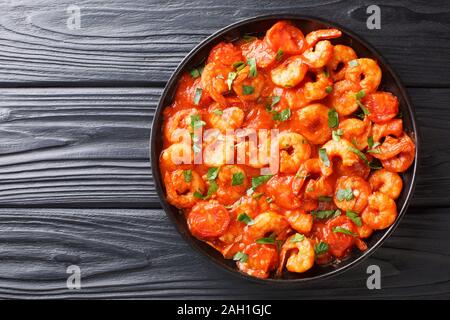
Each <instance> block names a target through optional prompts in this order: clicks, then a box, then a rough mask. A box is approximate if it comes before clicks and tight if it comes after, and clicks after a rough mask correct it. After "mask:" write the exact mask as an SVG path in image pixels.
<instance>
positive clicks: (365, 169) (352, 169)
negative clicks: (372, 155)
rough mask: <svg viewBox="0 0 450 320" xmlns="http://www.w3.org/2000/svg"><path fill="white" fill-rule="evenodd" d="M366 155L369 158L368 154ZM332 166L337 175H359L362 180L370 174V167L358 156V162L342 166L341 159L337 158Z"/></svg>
mask: <svg viewBox="0 0 450 320" xmlns="http://www.w3.org/2000/svg"><path fill="white" fill-rule="evenodd" d="M366 157H367V158H369V155H367V156H366ZM333 167H334V170H335V172H336V175H337V176H338V177H340V176H359V177H361V178H363V179H364V180H367V177H369V174H370V167H369V166H368V165H367V163H366V162H364V160H362V159H361V158H359V159H358V162H356V163H355V164H353V165H351V166H344V165H343V164H342V161H340V160H337V161H334V162H333Z"/></svg>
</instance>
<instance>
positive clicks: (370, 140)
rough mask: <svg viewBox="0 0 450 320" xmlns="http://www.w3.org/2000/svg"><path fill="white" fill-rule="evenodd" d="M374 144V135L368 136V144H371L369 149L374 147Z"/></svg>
mask: <svg viewBox="0 0 450 320" xmlns="http://www.w3.org/2000/svg"><path fill="white" fill-rule="evenodd" d="M373 144H374V141H373V137H372V136H370V137H367V145H368V146H369V149H372V148H373Z"/></svg>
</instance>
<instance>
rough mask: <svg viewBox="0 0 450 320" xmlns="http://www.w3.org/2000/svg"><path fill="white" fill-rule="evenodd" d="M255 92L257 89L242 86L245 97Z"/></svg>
mask: <svg viewBox="0 0 450 320" xmlns="http://www.w3.org/2000/svg"><path fill="white" fill-rule="evenodd" d="M253 92H255V88H254V87H252V86H246V85H245V84H244V85H243V86H242V93H243V94H244V95H249V94H252V93H253Z"/></svg>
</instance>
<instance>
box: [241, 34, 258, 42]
mask: <svg viewBox="0 0 450 320" xmlns="http://www.w3.org/2000/svg"><path fill="white" fill-rule="evenodd" d="M242 39H243V40H244V41H245V42H252V41H255V40H256V39H258V38H256V37H255V36H251V35H248V34H245V35H244V36H243V37H242Z"/></svg>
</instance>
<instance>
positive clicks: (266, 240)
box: [255, 237, 275, 244]
mask: <svg viewBox="0 0 450 320" xmlns="http://www.w3.org/2000/svg"><path fill="white" fill-rule="evenodd" d="M255 242H256V243H258V244H275V238H274V237H266V238H260V239H258V240H256V241H255Z"/></svg>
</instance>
